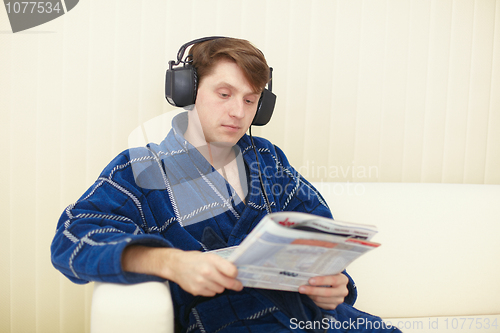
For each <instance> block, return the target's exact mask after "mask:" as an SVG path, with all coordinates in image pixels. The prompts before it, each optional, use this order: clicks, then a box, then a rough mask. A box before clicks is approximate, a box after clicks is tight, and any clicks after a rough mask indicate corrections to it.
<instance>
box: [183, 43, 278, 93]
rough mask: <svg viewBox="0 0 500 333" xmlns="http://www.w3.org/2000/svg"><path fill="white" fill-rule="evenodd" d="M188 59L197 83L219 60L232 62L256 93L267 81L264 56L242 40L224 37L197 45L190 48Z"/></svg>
mask: <svg viewBox="0 0 500 333" xmlns="http://www.w3.org/2000/svg"><path fill="white" fill-rule="evenodd" d="M189 58H190V59H191V60H192V61H193V66H194V68H196V72H197V75H198V82H201V80H202V79H203V77H205V76H206V75H209V74H210V73H211V71H212V70H213V68H214V66H215V64H216V63H217V62H218V61H219V60H221V59H227V60H230V61H234V62H235V63H236V64H237V65H238V66H239V67H240V68H241V70H242V71H243V74H244V75H245V78H246V79H247V80H248V82H249V83H250V86H251V87H252V89H253V91H254V92H256V93H261V92H262V90H263V89H264V88H265V86H266V84H267V83H268V81H269V66H268V65H267V62H266V58H265V57H264V54H263V53H262V52H261V51H260V50H259V49H258V48H256V47H255V46H253V45H252V44H251V43H250V42H249V41H247V40H244V39H237V38H229V37H226V38H218V39H213V40H209V41H206V42H202V43H197V44H195V45H193V46H192V47H191V50H190V52H189Z"/></svg>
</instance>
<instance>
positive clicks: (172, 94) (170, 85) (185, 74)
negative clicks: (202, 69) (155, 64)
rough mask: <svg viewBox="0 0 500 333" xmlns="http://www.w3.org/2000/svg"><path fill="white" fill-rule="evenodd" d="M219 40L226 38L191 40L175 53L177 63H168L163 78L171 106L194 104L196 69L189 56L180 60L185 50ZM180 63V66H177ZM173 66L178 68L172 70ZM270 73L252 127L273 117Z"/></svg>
mask: <svg viewBox="0 0 500 333" xmlns="http://www.w3.org/2000/svg"><path fill="white" fill-rule="evenodd" d="M219 38H226V37H222V36H213V37H204V38H199V39H195V40H192V41H190V42H188V43H186V44H184V45H182V46H181V48H180V49H179V51H178V52H177V61H174V60H171V61H169V62H168V64H169V68H168V69H167V74H166V76H165V98H166V99H167V101H168V102H169V103H170V104H171V105H173V106H177V107H185V106H189V105H192V104H194V103H195V101H196V92H197V90H198V75H197V73H196V68H194V67H193V65H192V64H191V63H192V59H191V60H188V58H189V55H188V56H186V58H184V59H182V58H183V57H184V53H185V52H186V49H187V48H188V47H189V46H191V45H193V44H196V43H202V42H206V41H209V40H214V39H219ZM180 63H182V66H179V64H180ZM174 66H178V67H175V68H174ZM272 72H273V69H272V68H271V67H269V73H270V77H269V78H270V80H269V83H268V84H267V87H268V89H264V90H263V91H262V93H261V95H260V99H259V103H258V105H257V112H256V113H255V117H254V118H253V121H252V125H255V126H263V125H265V124H267V123H268V122H269V120H270V119H271V116H272V115H273V110H274V105H275V104H276V95H275V94H273V93H272Z"/></svg>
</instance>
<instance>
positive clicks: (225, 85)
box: [195, 60, 260, 146]
mask: <svg viewBox="0 0 500 333" xmlns="http://www.w3.org/2000/svg"><path fill="white" fill-rule="evenodd" d="M259 98H260V94H259V93H255V92H254V91H253V90H252V88H251V86H250V84H249V83H248V81H247V79H246V78H245V76H244V74H243V71H242V70H241V69H240V68H239V67H238V65H236V63H234V62H232V61H229V60H220V61H219V62H218V63H217V64H216V65H215V66H214V69H213V71H212V73H211V74H209V75H207V76H205V77H204V78H203V79H202V81H201V82H200V85H199V87H198V94H197V96H196V104H195V106H196V110H197V112H198V117H199V119H200V123H201V127H202V129H203V134H204V136H205V141H206V142H209V143H214V144H216V143H221V144H229V145H231V146H232V145H234V144H236V142H238V140H239V139H240V138H241V137H242V136H243V135H244V134H245V132H246V131H247V130H248V128H249V127H250V125H251V124H252V120H253V118H254V116H255V112H256V111H257V104H258V102H259Z"/></svg>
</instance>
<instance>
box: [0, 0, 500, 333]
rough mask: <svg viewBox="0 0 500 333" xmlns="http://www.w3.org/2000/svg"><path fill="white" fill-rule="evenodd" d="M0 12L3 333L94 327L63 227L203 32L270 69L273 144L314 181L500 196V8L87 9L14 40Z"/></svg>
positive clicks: (158, 108)
mask: <svg viewBox="0 0 500 333" xmlns="http://www.w3.org/2000/svg"><path fill="white" fill-rule="evenodd" d="M9 31H10V27H9V25H8V20H7V16H6V12H5V11H4V10H3V9H0V124H1V125H0V126H1V129H0V147H1V152H2V156H3V157H2V163H1V164H0V168H1V170H0V172H1V177H2V178H1V181H2V182H1V184H2V191H1V198H0V202H1V205H2V206H1V210H0V218H1V221H2V232H1V233H0V253H1V254H0V265H1V267H2V270H1V273H0V331H2V332H8V331H11V332H51V333H52V332H83V331H88V313H89V312H88V308H89V305H90V292H91V290H92V287H91V285H89V286H87V287H80V286H76V285H73V284H72V283H70V282H69V281H67V279H65V278H64V277H62V276H61V274H59V273H58V272H57V271H55V270H54V269H53V268H52V266H51V264H50V253H49V245H50V241H51V238H52V236H53V232H54V228H55V224H56V221H57V219H58V217H59V215H60V213H61V212H62V210H63V209H64V207H65V206H67V205H68V204H70V203H72V202H74V201H75V200H76V199H77V198H78V197H79V196H80V195H81V194H82V193H83V192H84V190H85V189H86V188H87V187H88V186H89V185H90V184H91V183H92V182H93V180H94V179H95V178H96V177H97V175H98V173H99V172H100V170H101V169H102V168H103V167H104V166H105V164H106V163H108V161H109V160H110V159H111V158H113V157H114V156H115V155H116V154H117V153H119V152H120V151H121V150H123V149H125V148H126V147H127V139H128V135H129V134H130V133H131V131H132V130H133V129H134V128H136V127H137V126H139V125H140V124H141V123H143V122H145V121H147V120H148V119H151V118H153V117H155V116H158V115H160V114H162V113H164V112H166V111H169V110H172V108H171V107H170V106H168V104H167V103H166V101H165V100H164V97H163V89H164V87H163V84H164V75H165V69H166V66H167V62H168V60H170V59H173V58H174V57H175V55H176V52H177V50H178V48H179V46H180V45H181V44H183V43H184V42H186V41H189V40H191V39H194V38H197V37H201V36H207V35H228V36H235V37H242V38H246V39H249V40H250V41H252V42H253V43H254V44H256V45H257V46H258V47H259V48H260V49H261V50H262V51H263V52H264V53H265V54H266V56H267V58H268V61H269V63H270V65H271V66H272V67H274V86H273V87H274V91H275V93H276V94H277V95H278V104H277V107H276V111H275V115H274V117H273V119H272V121H271V123H270V124H269V125H268V126H265V127H263V128H258V129H256V130H255V134H259V135H263V136H265V137H268V138H270V139H271V140H272V141H274V142H275V143H276V144H277V145H278V146H280V147H281V148H283V149H284V150H285V152H286V153H287V154H288V156H289V159H290V160H291V161H292V163H293V164H294V165H295V166H296V167H297V168H298V169H299V170H300V171H301V172H302V173H303V174H304V175H305V176H306V177H308V178H309V179H311V180H314V181H327V180H329V181H389V182H452V183H480V184H482V183H487V184H499V183H500V170H499V166H500V132H499V130H498V129H499V128H500V1H495V0H476V1H472V0H464V1H453V0H439V1H428V0H413V1H410V0H388V1H385V0H384V1H382V0H371V1H356V0H349V1H347V0H346V1H330V0H317V1H301V0H293V1H284V0H282V1H277V0H273V1H265V0H249V1H234V0H224V1H201V0H198V1H176V2H175V1H166V0H148V1H139V0H130V1H118V0H108V1H96V0H82V1H80V2H79V4H78V5H77V6H76V7H75V8H74V9H73V10H72V11H70V12H69V13H67V14H66V15H64V16H63V17H61V18H58V19H56V20H54V21H52V22H49V23H47V24H44V25H42V26H39V27H36V28H33V29H31V30H28V31H26V32H21V33H17V34H12V33H9Z"/></svg>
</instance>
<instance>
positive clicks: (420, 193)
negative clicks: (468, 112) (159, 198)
mask: <svg viewBox="0 0 500 333" xmlns="http://www.w3.org/2000/svg"><path fill="white" fill-rule="evenodd" d="M314 185H315V186H316V187H317V188H318V190H319V191H320V192H321V193H322V194H323V196H324V197H325V199H326V201H327V202H328V204H329V206H330V208H331V209H332V212H333V213H334V216H335V218H336V219H338V220H346V221H352V222H360V223H371V224H375V225H377V226H378V229H379V233H378V235H376V236H375V238H374V241H378V242H380V243H382V246H381V247H379V248H378V249H376V250H374V251H371V252H370V253H368V254H366V255H365V256H364V257H361V258H360V259H358V260H357V261H356V262H354V263H353V264H351V266H349V267H348V272H349V273H350V274H351V276H352V277H353V278H354V280H355V282H356V285H357V288H358V293H359V296H358V300H357V302H356V307H357V308H358V309H360V310H363V311H366V312H369V313H373V314H377V315H379V316H382V317H383V318H384V319H385V320H386V321H387V322H388V323H389V322H390V323H391V324H392V325H395V326H398V327H400V328H401V329H402V330H403V331H404V332H430V331H432V332H500V185H463V184H422V183H418V184H413V183H315V184H314ZM145 318H147V320H145ZM172 331H173V316H172V304H171V301H170V296H169V290H168V285H167V284H164V283H156V282H153V283H144V284H139V285H134V286H121V285H113V284H103V283H96V284H95V286H94V295H93V300H92V312H91V332H92V333H99V332H149V333H154V332H172Z"/></svg>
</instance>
